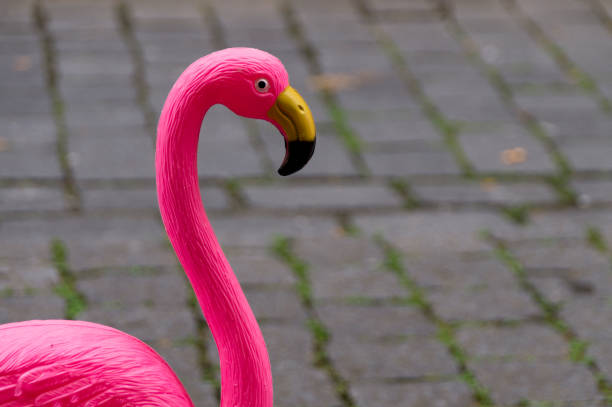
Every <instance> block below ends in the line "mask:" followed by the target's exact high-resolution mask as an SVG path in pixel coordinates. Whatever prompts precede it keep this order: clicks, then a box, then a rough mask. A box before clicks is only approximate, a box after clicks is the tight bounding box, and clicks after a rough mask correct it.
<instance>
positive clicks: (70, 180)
mask: <svg viewBox="0 0 612 407" xmlns="http://www.w3.org/2000/svg"><path fill="white" fill-rule="evenodd" d="M32 18H33V21H34V25H35V29H36V33H37V34H38V38H39V42H40V47H41V52H42V61H43V69H44V76H45V86H46V88H47V93H48V94H49V98H50V99H51V105H52V110H53V120H54V123H55V131H56V142H55V151H56V154H57V158H58V161H59V166H60V169H61V172H62V186H63V190H64V198H65V200H66V203H67V205H68V209H69V210H70V211H72V212H79V211H80V210H81V205H82V202H81V195H80V192H79V189H78V187H77V184H76V181H75V179H74V172H73V169H72V166H71V163H70V155H69V151H68V139H69V131H68V126H67V125H66V116H65V108H66V106H65V104H64V100H63V98H62V95H61V92H60V89H59V74H58V71H57V64H58V63H57V52H56V48H55V40H54V38H53V35H52V34H51V31H50V30H49V24H48V23H49V16H48V15H47V11H46V10H45V7H44V5H43V1H42V0H36V1H35V2H34V3H33V5H32Z"/></svg>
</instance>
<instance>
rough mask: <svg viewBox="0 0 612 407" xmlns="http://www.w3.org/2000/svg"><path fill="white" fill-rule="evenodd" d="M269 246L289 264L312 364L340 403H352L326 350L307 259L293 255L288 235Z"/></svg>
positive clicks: (352, 405)
mask: <svg viewBox="0 0 612 407" xmlns="http://www.w3.org/2000/svg"><path fill="white" fill-rule="evenodd" d="M270 249H271V252H272V253H273V254H274V255H275V256H276V257H277V258H278V259H279V260H280V261H282V262H283V263H284V264H285V265H286V266H287V268H289V270H290V271H291V272H292V273H293V275H294V276H295V278H296V285H295V289H296V291H297V294H298V296H299V297H300V300H301V303H302V306H303V307H304V309H305V311H306V314H307V317H308V321H307V324H308V329H309V331H310V334H311V335H312V340H313V353H314V361H313V363H314V366H315V367H317V368H319V369H321V370H322V371H324V372H325V373H326V374H327V376H328V378H329V380H330V381H331V382H332V384H333V386H334V390H335V392H336V396H337V397H338V399H339V400H340V402H341V403H342V407H355V406H356V403H355V400H354V399H353V396H352V395H351V390H350V383H349V382H348V380H347V379H346V378H344V377H343V376H342V375H341V373H340V372H339V371H338V369H337V368H336V367H335V366H334V363H333V361H332V359H331V358H330V356H329V354H328V351H327V345H328V343H329V340H330V333H329V330H328V328H327V327H326V326H325V324H324V323H323V321H322V320H321V318H320V317H319V316H318V315H317V312H316V309H315V307H314V299H313V296H312V286H311V281H310V272H309V265H308V263H306V262H305V261H304V260H302V259H301V258H299V257H298V256H297V254H296V253H295V250H294V248H293V242H292V240H290V239H289V238H288V237H285V236H279V237H277V238H276V240H275V241H274V242H273V243H272V246H271V248H270Z"/></svg>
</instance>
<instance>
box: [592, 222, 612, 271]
mask: <svg viewBox="0 0 612 407" xmlns="http://www.w3.org/2000/svg"><path fill="white" fill-rule="evenodd" d="M586 241H587V243H588V244H589V246H591V247H592V248H593V249H594V250H596V251H598V252H599V253H601V254H602V255H604V256H606V257H607V258H608V262H609V263H610V265H611V266H612V251H611V250H610V245H609V244H608V242H607V240H606V237H605V236H604V235H603V233H601V230H600V229H599V228H598V227H596V226H592V225H591V226H589V227H587V229H586Z"/></svg>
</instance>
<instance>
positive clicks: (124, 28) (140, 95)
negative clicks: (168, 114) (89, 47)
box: [115, 0, 157, 146]
mask: <svg viewBox="0 0 612 407" xmlns="http://www.w3.org/2000/svg"><path fill="white" fill-rule="evenodd" d="M115 19H116V22H117V26H118V29H119V32H120V34H121V37H122V38H123V42H124V43H125V45H126V46H127V48H128V52H129V54H130V57H131V59H132V66H133V67H134V69H133V72H132V82H133V84H134V87H135V88H136V97H137V100H138V105H139V106H140V109H141V111H142V114H143V115H144V121H145V127H146V130H147V133H148V134H149V136H150V137H151V139H152V140H153V145H154V146H155V140H156V133H157V113H156V112H155V109H153V106H151V102H150V98H149V86H148V85H147V79H146V78H147V71H146V68H145V65H146V64H145V59H144V55H143V51H142V47H141V46H140V44H139V42H138V40H137V38H136V34H135V33H134V21H133V18H132V13H131V10H130V6H129V5H128V4H127V3H126V2H125V0H117V2H116V3H115Z"/></svg>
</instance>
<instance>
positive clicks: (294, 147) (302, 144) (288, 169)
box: [278, 139, 316, 177]
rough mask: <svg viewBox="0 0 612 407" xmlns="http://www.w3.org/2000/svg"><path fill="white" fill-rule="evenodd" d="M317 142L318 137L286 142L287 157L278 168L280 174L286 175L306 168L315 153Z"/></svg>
mask: <svg viewBox="0 0 612 407" xmlns="http://www.w3.org/2000/svg"><path fill="white" fill-rule="evenodd" d="M315 144H316V139H315V140H314V141H290V142H285V159H284V160H283V163H282V164H281V166H280V168H279V169H278V173H279V175H282V176H283V177H286V176H287V175H291V174H293V173H295V172H297V171H299V170H301V169H302V168H304V166H305V165H306V164H307V163H308V161H310V158H311V157H312V155H313V153H314V150H315Z"/></svg>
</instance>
